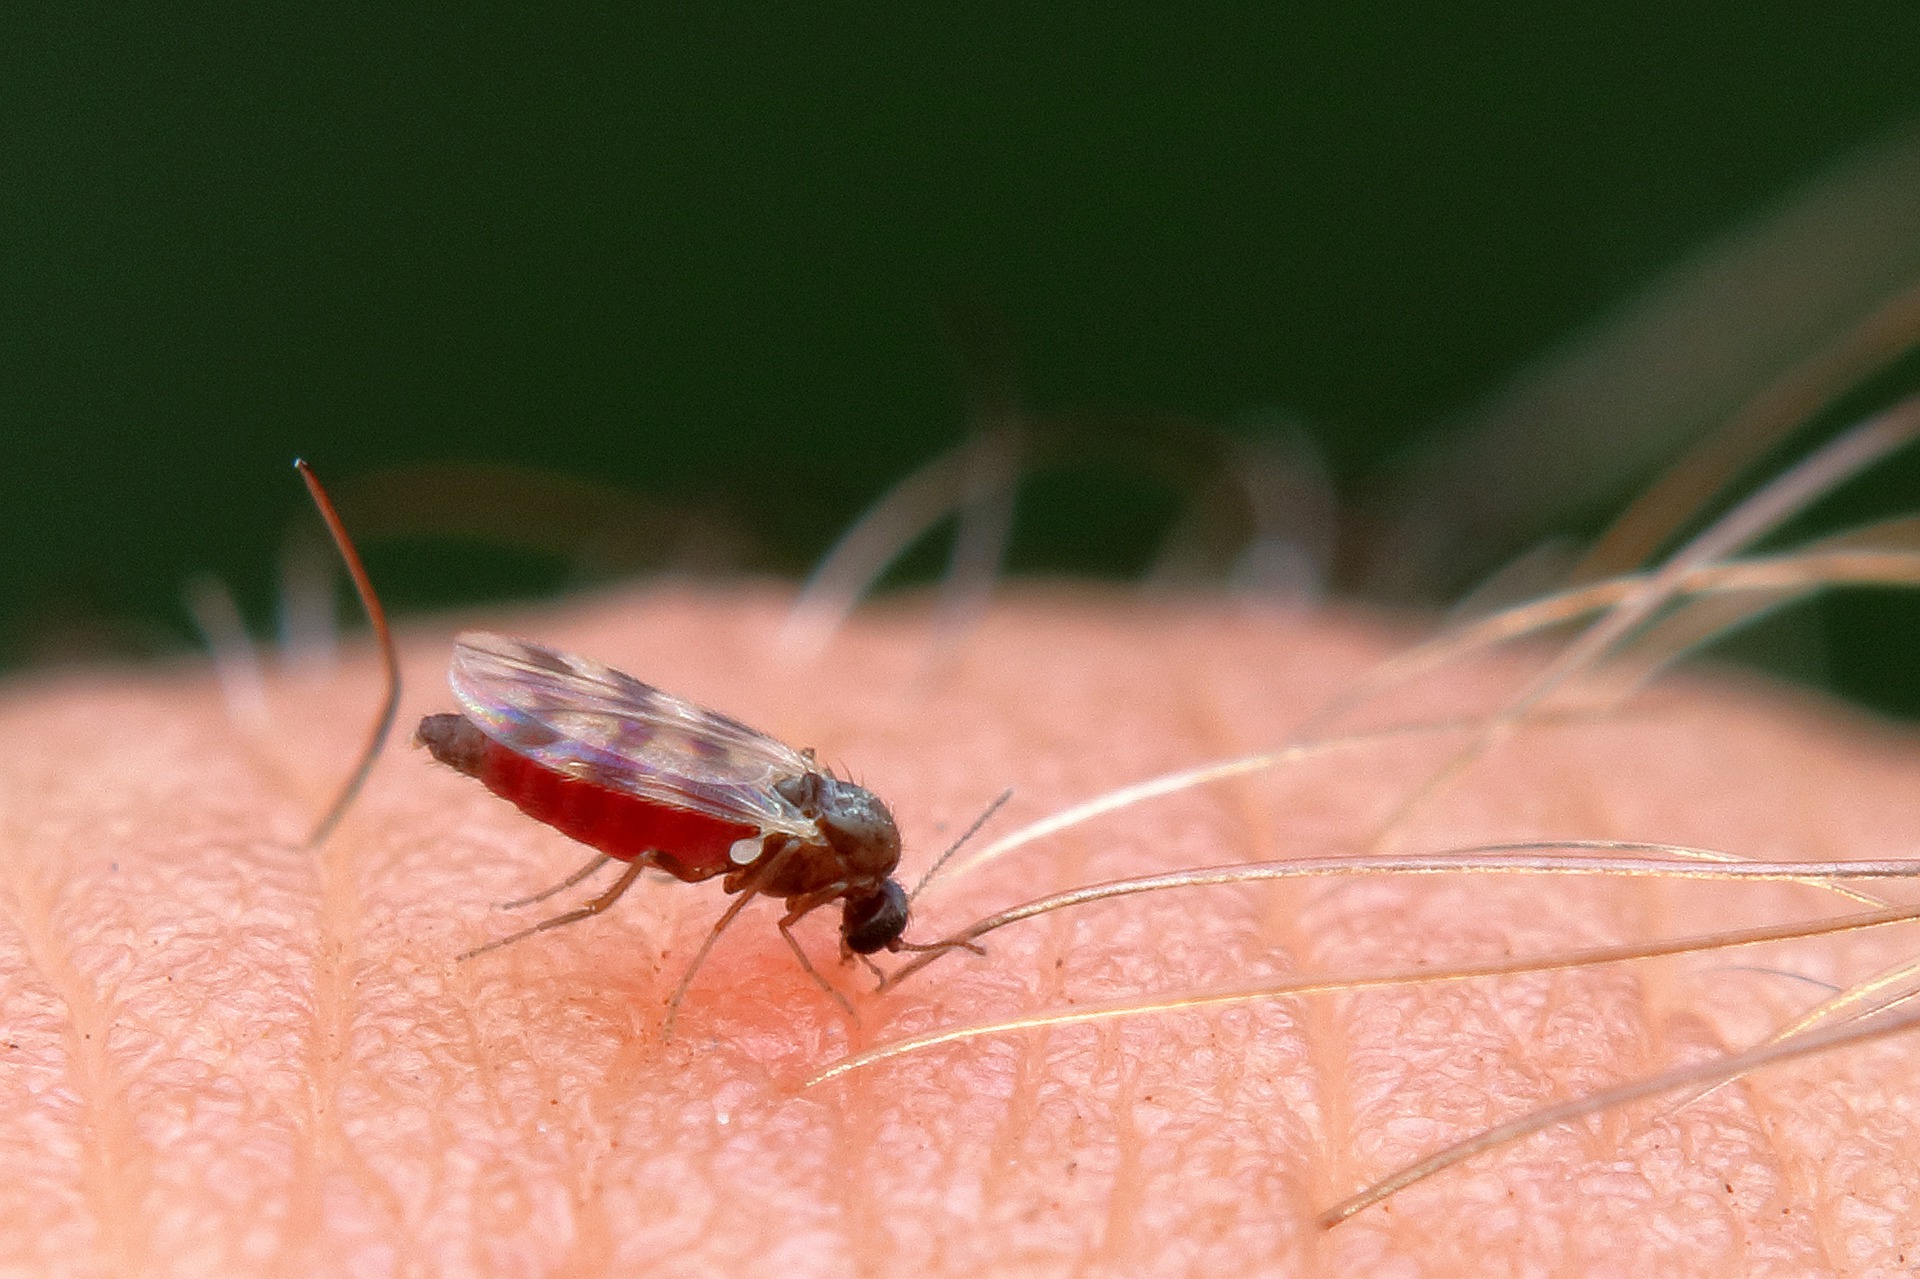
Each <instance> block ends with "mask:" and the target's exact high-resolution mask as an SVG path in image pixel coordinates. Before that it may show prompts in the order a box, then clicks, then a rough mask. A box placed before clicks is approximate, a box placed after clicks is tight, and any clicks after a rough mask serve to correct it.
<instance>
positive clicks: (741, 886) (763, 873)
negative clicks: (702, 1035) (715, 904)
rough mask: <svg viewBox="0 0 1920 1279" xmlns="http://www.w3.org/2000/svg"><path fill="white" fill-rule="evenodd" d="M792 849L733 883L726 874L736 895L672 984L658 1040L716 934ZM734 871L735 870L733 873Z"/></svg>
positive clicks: (668, 1031)
mask: <svg viewBox="0 0 1920 1279" xmlns="http://www.w3.org/2000/svg"><path fill="white" fill-rule="evenodd" d="M792 851H793V847H792V845H788V846H787V847H785V848H782V849H781V850H780V851H779V852H777V853H775V854H774V855H773V856H771V857H768V858H766V859H765V860H764V861H763V862H762V863H761V864H759V865H756V866H753V867H750V868H749V869H748V870H747V872H746V874H745V876H744V877H743V878H741V879H740V880H739V882H737V883H736V882H734V877H733V875H728V876H727V891H728V892H730V893H738V894H739V896H738V897H736V898H735V899H734V901H733V904H732V905H730V906H728V907H727V909H726V913H725V914H723V915H721V916H720V918H719V919H717V920H715V921H714V923H713V927H712V928H710V929H708V930H707V939H706V940H705V941H703V942H701V943H700V949H699V950H698V951H696V952H694V956H693V961H692V962H691V963H689V964H688V965H687V971H686V972H685V973H683V974H682V975H681V977H680V984H679V985H678V986H675V987H674V988H673V998H671V999H669V1000H668V1001H667V1020H666V1022H665V1024H663V1025H662V1026H661V1027H660V1038H661V1039H662V1040H670V1039H672V1038H673V1024H674V1022H676V1021H677V1020H679V1017H680V1001H681V1000H683V999H685V998H686V997H687V989H688V987H690V986H692V985H693V975H694V974H695V973H697V972H699V971H700V965H702V964H704V963H706V962H707V955H708V954H709V953H710V952H711V951H712V950H713V944H714V943H715V942H717V941H719V940H720V934H721V933H722V932H724V931H726V927H727V925H728V924H731V923H732V922H733V921H734V920H735V919H737V918H738V917H739V915H740V912H741V911H742V910H744V909H745V908H746V905H747V903H748V902H749V901H752V900H753V897H754V895H755V894H756V893H758V892H759V891H760V885H762V884H764V883H766V882H767V881H768V880H769V879H771V878H772V877H773V873H774V872H775V871H776V870H778V869H779V868H780V867H781V866H782V865H783V864H785V862H786V861H787V858H788V856H789V855H790V854H791V853H792ZM738 873H739V872H737V871H736V872H735V874H738Z"/></svg>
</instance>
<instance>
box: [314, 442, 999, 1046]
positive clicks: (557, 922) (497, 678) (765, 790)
mask: <svg viewBox="0 0 1920 1279" xmlns="http://www.w3.org/2000/svg"><path fill="white" fill-rule="evenodd" d="M294 468H295V469H296V470H297V471H299V473H300V477H301V479H302V480H303V481H305V483H306V485H307V490H308V492H309V493H310V494H311V495H312V497H313V501H314V505H315V507H316V508H317V509H318V510H319V512H320V515H321V518H322V519H323V520H324V521H325V522H326V525H327V531H328V532H329V534H330V535H331V536H332V538H333V540H334V544H335V545H336V546H337V547H338V548H339V551H340V554H341V557H342V559H344V560H345V562H346V564H347V568H348V571H349V573H350V575H351V576H352V578H353V583H354V588H355V590H356V591H357V592H358V594H359V596H360V602H361V603H362V605H364V606H365V608H366V610H367V617H368V619H369V620H370V621H371V622H372V623H373V629H374V634H375V636H376V638H377V639H378V641H379V645H380V650H381V654H382V656H383V659H384V661H385V665H386V670H387V695H386V699H385V702H384V704H383V708H382V711H381V714H380V716H379V719H378V720H377V722H376V724H375V727H374V731H373V734H372V736H371V738H370V739H369V741H368V743H367V746H366V749H365V751H364V752H363V753H362V755H361V758H360V762H359V764H358V766H357V767H356V769H355V770H354V773H353V774H352V776H351V777H350V778H349V780H348V781H347V783H346V784H345V785H344V786H343V787H342V788H341V791H340V793H339V795H338V797H337V798H336V799H335V800H334V802H333V804H332V805H331V806H330V807H329V808H328V810H327V812H326V814H325V815H324V816H323V817H322V818H321V819H320V821H319V823H318V824H317V825H316V826H315V828H314V832H313V834H312V835H311V836H310V837H309V839H308V841H307V843H308V847H310V848H317V847H318V846H319V845H320V844H322V843H324V842H325V840H326V839H327V837H328V835H329V834H331V832H332V831H333V829H334V827H335V826H336V825H338V823H339V821H340V819H341V818H342V816H344V815H345V813H346V811H347V809H348V808H349V807H350V806H351V805H352V803H353V800H354V797H355V796H356V795H357V794H358V793H359V790H360V787H361V785H362V784H363V783H364V782H365V781H366V778H367V775H368V773H369V772H370V771H371V769H372V767H373V762H374V760H375V759H376V758H378V756H379V754H380V751H381V748H382V746H383V745H384V743H385V740H386V736H387V732H388V730H389V728H390V727H391V726H392V723H393V717H394V712H395V710H396V709H397V707H398V705H399V697H400V666H399V658H398V655H397V652H396V649H395V646H394V642H393V635H392V631H391V629H390V628H389V626H388V624H387V618H386V611H385V610H384V609H383V608H382V607H381V605H380V600H379V597H378V596H377V595H376V594H375V593H374V590H373V584H372V582H371V581H370V580H369V579H368V577H367V574H366V570H365V568H364V567H363V566H362V564H361V562H360V556H359V553H358V552H357V551H356V550H355V549H354V546H353V540H352V538H351V537H349V536H348V534H347V530H346V525H345V523H344V522H343V521H342V520H341V519H340V516H339V513H338V512H337V511H336V510H335V509H334V506H333V502H332V500H331V499H330V498H329V497H328V496H327V493H326V490H325V489H324V488H323V487H322V486H321V484H320V481H319V479H318V478H317V477H316V476H315V475H314V473H313V470H312V468H311V467H309V466H308V465H307V464H306V463H305V462H303V461H299V460H296V461H295V462H294ZM447 679H448V683H449V684H450V685H451V686H452V688H453V693H454V697H455V699H456V700H457V701H458V702H459V703H460V707H461V710H460V713H457V714H441V715H429V716H427V717H426V718H425V719H423V720H421V721H420V727H419V729H418V730H417V731H416V732H415V735H414V740H415V741H416V742H417V743H418V744H420V745H422V746H425V747H426V748H427V750H428V751H429V752H430V753H431V754H432V755H433V757H434V758H435V759H437V760H439V761H440V762H441V763H443V764H446V765H448V766H449V767H451V768H453V769H455V770H457V771H459V772H462V773H465V774H466V775H467V776H469V777H472V778H474V779H476V780H477V781H479V782H480V783H481V784H483V785H484V786H486V787H487V789H488V790H491V791H492V792H493V793H494V794H496V795H499V796H500V797H501V798H503V799H507V800H510V801H512V802H513V804H514V805H515V806H517V807H518V808H519V809H520V810H521V811H522V812H524V813H526V814H527V815H528V816H530V817H533V818H536V819H538V820H540V821H542V822H545V823H547V824H548V825H549V826H552V827H553V828H554V829H556V830H558V831H560V832H561V833H562V834H564V835H567V836H569V837H570V838H573V839H577V840H579V841H580V842H581V843H583V844H586V845H588V846H589V847H591V848H594V849H597V850H598V853H599V855H598V856H596V857H595V858H594V859H593V860H592V861H590V862H588V863H587V864H586V865H585V866H583V867H582V868H581V869H580V870H578V871H576V872H575V873H574V874H572V875H569V876H568V877H567V878H566V879H564V880H562V881H560V882H559V883H558V884H555V885H554V886H553V887H552V888H549V889H547V890H546V891H544V892H540V893H536V894H534V895H533V896H531V897H527V898H523V899H521V900H519V901H513V902H506V903H504V906H505V908H507V909H514V908H518V907H521V906H531V905H533V904H534V903H536V902H541V901H545V900H546V899H547V898H549V897H552V896H553V895H554V894H556V893H559V892H561V891H563V890H565V889H568V888H572V887H573V886H574V885H576V884H578V883H580V882H581V881H582V880H584V879H586V878H587V877H588V876H589V875H591V874H593V873H594V872H595V871H597V870H599V869H600V868H601V867H602V866H604V865H606V863H607V862H609V861H620V862H625V863H627V868H626V869H625V870H624V871H622V872H621V874H620V876H619V877H618V878H617V879H616V880H614V882H613V885H612V886H611V887H610V888H608V889H607V890H606V891H605V892H602V893H601V894H600V895H599V896H597V897H594V898H592V899H591V900H590V901H588V902H587V903H586V904H585V905H584V906H580V907H577V908H575V909H573V910H570V911H566V912H564V913H562V914H559V915H556V916H554V917H553V918H551V919H546V920H542V921H541V922H540V923H538V924H535V925H533V926H532V927H530V928H523V929H521V930H520V931H519V932H516V933H510V934H508V935H507V936H505V937H502V938H500V939H498V940H497V941H492V942H488V943H487V944H486V945H484V946H477V947H475V948H474V949H472V950H469V951H467V952H466V953H464V954H462V955H460V956H459V957H458V958H459V959H460V960H463V961H464V960H468V959H472V958H473V957H474V956H476V955H481V954H485V953H486V952H487V951H490V950H496V949H498V948H499V947H501V946H505V945H508V944H509V943H512V942H516V941H519V940H521V939H522V938H525V937H531V936H532V935H534V934H535V933H541V932H545V931H547V930H548V929H552V928H558V927H561V926H562V925H565V924H571V923H574V922H576V921H578V920H582V919H586V918H588V917H590V916H593V915H597V914H599V913H600V912H602V911H604V910H606V909H607V908H608V907H609V906H611V905H613V903H614V902H616V901H618V900H619V899H620V897H621V895H622V894H624V893H625V892H626V891H627V889H628V888H630V887H632V885H633V881H634V880H635V879H637V878H639V875H640V872H641V871H643V870H646V869H648V868H652V869H655V870H660V871H664V872H665V873H667V874H669V875H671V876H673V877H674V878H675V879H678V880H681V881H683V882H685V883H699V882H701V881H702V880H707V879H713V878H715V877H716V876H724V877H725V878H724V879H722V881H721V886H722V887H723V888H724V889H725V890H726V891H727V892H728V893H729V894H735V895H737V900H735V901H734V903H733V904H732V905H731V906H729V907H728V908H727V910H726V912H725V913H724V914H722V915H721V916H720V918H719V920H718V921H717V922H716V923H715V924H714V926H713V927H712V929H710V930H709V931H708V933H707V938H706V940H705V942H703V943H702V944H701V947H700V950H699V952H698V953H697V954H695V956H694V958H693V961H692V962H691V963H690V964H689V965H688V966H687V971H686V973H685V974H684V975H683V976H682V977H681V979H680V984H679V986H678V987H677V988H676V989H675V990H674V993H673V997H672V999H671V1000H670V1001H669V1002H668V1006H667V1019H666V1023H665V1026H664V1028H663V1029H664V1033H665V1034H667V1035H668V1036H671V1034H672V1033H673V1023H674V1019H675V1017H676V1016H677V1015H678V1013H679V1008H680V1001H681V1000H682V999H683V998H684V997H685V995H686V993H687V989H688V987H689V986H690V985H691V984H692V982H693V977H694V974H695V973H696V972H697V971H698V970H699V968H700V965H701V963H702V962H704V961H705V959H706V957H707V954H708V952H709V951H710V950H712V948H713V944H714V942H715V941H716V940H717V939H718V938H719V936H720V934H721V932H722V931H724V930H725V929H726V927H727V925H729V924H731V923H732V922H733V920H734V918H735V917H736V916H738V915H739V913H740V910H741V908H742V907H743V906H745V905H746V903H747V902H748V901H750V900H752V898H754V897H755V896H758V895H765V896H769V897H778V898H781V899H783V900H784V901H785V903H786V907H787V913H786V914H785V915H784V916H783V917H782V918H781V920H780V933H781V936H782V937H784V938H785V939H786V942H787V945H788V946H789V947H791V948H792V950H793V953H794V955H795V956H796V957H797V958H798V959H799V961H800V966H801V967H802V968H803V969H805V970H806V972H807V974H808V976H810V977H812V978H813V980H814V981H815V982H817V983H819V985H820V987H821V988H822V989H823V990H825V991H826V992H827V993H828V994H830V995H832V996H833V998H834V999H835V1000H836V1001H837V1002H838V1003H839V1004H840V1006H841V1007H842V1008H843V1009H845V1010H846V1012H847V1014H848V1016H853V1015H854V1012H853V1006H852V1005H851V1004H849V1003H848V1002H847V1000H846V997H845V996H844V995H842V994H841V993H840V992H839V991H838V990H836V989H834V987H833V986H832V985H831V984H830V983H829V982H827V980H826V979H825V978H823V977H821V976H820V973H819V972H818V970H816V969H815V968H814V966H813V964H812V962H811V961H810V960H809V959H808V958H807V954H806V951H805V950H804V949H802V948H801V946H800V943H799V941H798V939H796V938H795V937H794V935H793V925H794V924H796V923H797V922H799V921H800V920H801V919H802V918H804V917H805V916H807V915H809V914H811V913H813V912H814V911H816V910H818V909H820V908H821V907H822V906H828V905H831V904H832V903H834V902H839V903H841V912H840V945H841V952H842V954H843V956H847V957H852V956H859V957H861V958H862V959H863V960H864V959H865V957H866V956H869V955H872V954H874V953H876V952H878V951H882V950H886V951H896V952H897V951H942V950H946V949H949V948H952V947H956V946H957V947H960V948H963V949H968V950H974V951H978V950H979V947H977V946H974V945H973V944H971V943H970V942H964V941H963V942H937V943H934V944H932V945H926V946H923V945H919V944H916V943H914V942H909V941H907V940H905V938H904V937H903V936H902V934H903V933H904V932H905V931H906V927H907V914H908V900H909V898H908V895H907V893H906V891H905V890H904V889H902V888H901V886H900V883H899V881H898V880H896V879H894V878H893V872H894V868H895V867H897V866H898V865H899V864H900V831H899V828H898V827H897V826H896V825H895V824H894V820H893V814H892V813H890V812H888V811H887V806H886V805H885V804H884V803H882V802H881V801H880V797H879V796H877V795H875V794H874V793H873V792H872V791H870V790H868V789H867V788H866V787H864V786H860V785H857V784H855V783H853V782H849V781H844V780H842V779H840V778H837V777H835V776H834V775H833V774H832V772H831V771H830V770H827V769H824V768H821V767H819V766H818V765H816V764H815V762H814V758H813V752H812V751H811V750H803V751H797V750H794V749H793V748H792V747H790V746H788V745H786V744H785V743H783V742H781V741H779V740H777V739H775V738H772V737H769V736H767V735H766V734H765V733H762V732H759V731H758V730H756V729H752V728H749V727H747V726H746V725H745V724H742V723H740V722H739V721H738V720H735V719H731V718H729V717H727V716H725V715H721V714H719V713H718V712H715V711H710V710H705V709H703V708H701V707H699V706H695V705H694V704H693V703H691V702H688V701H684V700H682V699H681V698H678V697H674V696H672V695H671V694H668V693H663V692H661V691H660V690H659V689H657V688H654V687H653V686H652V685H650V684H643V683H641V682H640V681H639V680H637V679H634V678H633V677H632V676H630V675H626V674H623V673H622V672H620V671H617V670H614V669H613V668H612V667H610V666H606V665H603V664H601V663H599V662H595V661H590V660H588V659H586V658H582V657H573V656H570V655H568V654H566V653H561V652H557V651H555V650H553V649H550V648H547V647H545V646H544V645H541V644H535V643H533V642H531V641H529V640H520V639H510V638H507V637H505V636H501V635H492V634H487V633H485V632H480V631H471V632H467V633H465V634H463V635H461V636H459V637H458V638H457V639H456V640H455V642H454V648H453V660H452V662H451V663H450V665H449V667H448V671H447ZM1007 798H1008V796H1007V795H1002V796H1001V797H1000V799H999V800H997V801H996V802H995V803H994V804H993V805H991V806H990V807H989V808H988V809H987V811H986V812H984V813H982V814H981V815H980V817H979V818H978V819H977V820H976V821H975V822H974V824H973V825H972V826H971V827H970V828H969V829H968V830H967V831H966V833H965V834H963V835H962V836H961V837H960V838H959V839H958V840H956V841H955V842H954V844H953V845H952V847H950V848H948V849H947V851H946V852H945V853H944V854H942V856H941V858H940V862H944V861H945V860H946V859H947V858H948V857H951V856H952V855H953V853H954V852H955V851H956V850H958V849H959V847H960V846H961V844H963V843H965V842H966V840H967V839H969V838H971V837H972V835H973V833H974V832H975V831H977V830H979V828H980V827H981V826H982V825H983V824H984V823H985V822H986V820H987V819H988V818H989V817H991V816H992V815H993V813H994V812H995V811H996V810H997V809H998V808H999V806H1000V805H1001V804H1002V803H1005V802H1006V799H1007ZM939 864H940V863H936V869H937V868H938V865H939ZM869 966H871V963H870V961H869ZM876 971H877V970H876Z"/></svg>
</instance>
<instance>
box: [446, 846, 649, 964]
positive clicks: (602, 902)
mask: <svg viewBox="0 0 1920 1279" xmlns="http://www.w3.org/2000/svg"><path fill="white" fill-rule="evenodd" d="M646 867H647V863H646V862H645V861H643V860H641V859H639V858H635V859H634V861H633V863H632V864H631V865H629V866H628V867H627V868H626V869H625V870H623V871H621V872H620V878H618V879H616V880H614V881H613V885H612V887H610V888H608V889H607V891H606V892H604V893H601V894H600V895H599V896H598V897H595V898H594V899H593V900H591V901H589V902H588V903H587V904H586V905H584V906H578V907H575V908H574V909H573V910H569V911H566V912H564V913H562V914H558V915H555V916H554V917H553V918H552V919H543V920H541V921H540V922H539V923H537V924H535V925H533V926H532V927H531V928H522V929H521V930H520V931H519V932H517V933H508V934H507V935H506V936H505V937H502V938H500V939H499V940H498V941H490V942H488V943H487V944H486V945H484V946H475V947H474V948H473V949H472V950H469V951H467V952H466V953H464V954H462V955H460V956H458V957H456V958H455V960H454V962H455V963H456V964H464V963H465V962H466V961H467V960H469V959H472V958H473V957H474V956H475V955H484V954H486V953H487V952H488V951H490V950H499V949H500V948H501V947H502V946H511V945H512V944H513V943H514V942H517V941H522V940H524V939H526V938H528V937H531V936H533V935H534V934H535V933H544V932H546V931H547V930H548V929H550V928H562V927H565V926H566V925H568V924H573V923H578V922H579V921H580V920H583V919H590V918H592V917H593V916H595V915H598V914H599V913H600V912H601V911H603V910H605V909H606V908H607V907H609V906H611V905H613V904H614V903H615V902H617V901H619V900H620V897H621V894H623V893H625V892H626V891H627V889H629V888H631V887H633V881H634V880H636V879H638V878H639V877H640V872H641V871H643V870H645V869H646ZM591 869H593V868H592V867H589V870H591ZM579 878H580V876H579V875H576V876H575V877H574V880H575V881H577V880H578V879H579ZM569 882H573V881H569ZM566 886H567V885H566V884H562V885H560V887H561V888H565V887H566ZM553 891H554V892H558V891H559V889H554V890H553ZM546 895H547V894H542V896H546ZM532 900H534V901H538V900H540V898H538V897H536V898H533V899H532Z"/></svg>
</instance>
